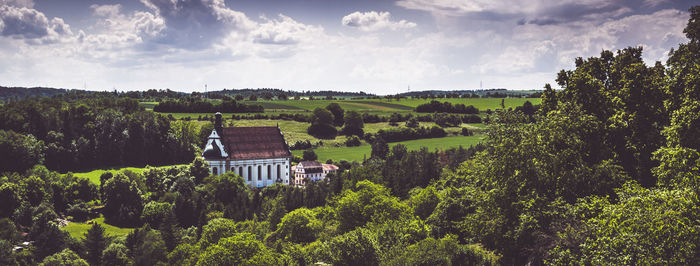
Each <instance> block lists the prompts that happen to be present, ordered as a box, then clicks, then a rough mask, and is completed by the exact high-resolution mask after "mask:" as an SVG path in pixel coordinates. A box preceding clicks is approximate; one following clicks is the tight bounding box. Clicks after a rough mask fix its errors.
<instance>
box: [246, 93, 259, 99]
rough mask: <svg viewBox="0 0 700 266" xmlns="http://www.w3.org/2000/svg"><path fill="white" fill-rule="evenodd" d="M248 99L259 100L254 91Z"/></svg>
mask: <svg viewBox="0 0 700 266" xmlns="http://www.w3.org/2000/svg"><path fill="white" fill-rule="evenodd" d="M248 100H249V101H257V100H258V96H257V95H255V93H253V94H251V95H250V96H248Z"/></svg>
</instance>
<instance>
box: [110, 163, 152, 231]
mask: <svg viewBox="0 0 700 266" xmlns="http://www.w3.org/2000/svg"><path fill="white" fill-rule="evenodd" d="M103 189H104V199H103V200H104V205H105V206H104V210H103V214H104V216H105V219H106V220H107V221H108V222H110V223H114V224H119V225H136V224H138V223H139V222H140V218H141V211H142V210H143V201H142V199H141V190H140V189H139V188H138V185H137V184H136V182H135V181H134V180H131V179H130V178H129V177H127V176H126V175H125V174H124V173H123V172H121V173H118V174H117V175H116V176H114V177H113V178H111V179H109V180H107V183H106V184H105V185H104V188H103Z"/></svg>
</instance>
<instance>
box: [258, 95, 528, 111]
mask: <svg viewBox="0 0 700 266" xmlns="http://www.w3.org/2000/svg"><path fill="white" fill-rule="evenodd" d="M433 100H435V101H439V102H450V103H452V104H458V103H461V104H464V105H473V106H474V107H476V108H478V109H479V110H481V111H486V110H487V109H491V110H496V109H500V108H501V100H503V101H504V103H503V104H504V106H505V107H506V108H515V107H517V106H522V105H523V104H524V103H525V102H526V101H530V102H531V103H532V104H533V105H536V104H540V102H541V99H540V98H445V99H401V100H398V101H397V100H394V99H363V100H272V101H245V103H247V104H260V105H262V106H263V107H264V108H265V110H266V111H270V110H278V109H279V110H288V111H299V110H307V111H311V110H313V109H315V108H317V107H321V108H323V107H326V106H327V105H328V104H330V103H333V102H335V103H338V104H339V105H340V107H342V108H343V109H344V110H355V111H360V112H410V111H412V110H413V108H415V107H416V106H418V105H421V104H424V103H428V102H430V101H433Z"/></svg>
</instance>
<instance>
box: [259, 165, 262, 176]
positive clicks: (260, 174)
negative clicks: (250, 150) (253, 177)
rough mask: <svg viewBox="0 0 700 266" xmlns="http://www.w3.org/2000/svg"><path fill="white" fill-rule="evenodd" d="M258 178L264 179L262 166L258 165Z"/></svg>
mask: <svg viewBox="0 0 700 266" xmlns="http://www.w3.org/2000/svg"><path fill="white" fill-rule="evenodd" d="M258 180H262V166H260V165H258Z"/></svg>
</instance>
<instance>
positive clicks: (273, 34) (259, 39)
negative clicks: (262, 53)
mask: <svg viewBox="0 0 700 266" xmlns="http://www.w3.org/2000/svg"><path fill="white" fill-rule="evenodd" d="M262 19H263V20H265V23H262V24H260V25H259V26H258V27H257V28H256V29H254V30H253V31H252V32H251V33H250V35H251V38H252V40H253V42H256V43H262V44H296V43H299V42H300V41H302V40H303V39H307V40H308V39H310V38H312V37H313V35H315V34H318V33H320V32H322V31H323V27H320V26H312V25H306V24H303V23H299V22H297V21H295V20H294V19H292V18H290V17H287V16H285V15H282V14H280V15H279V19H278V20H277V19H268V18H266V17H262Z"/></svg>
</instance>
